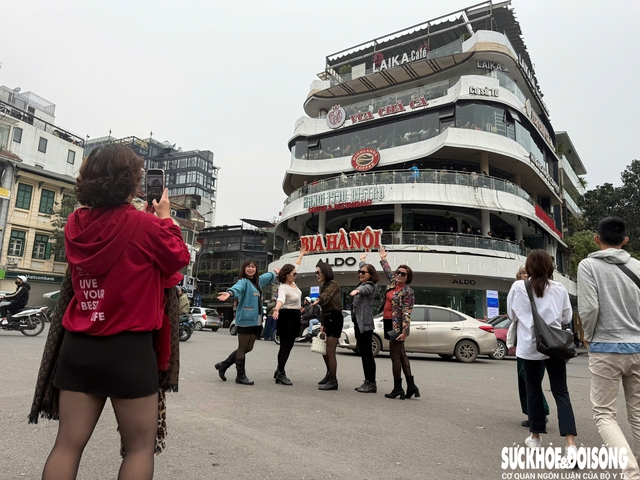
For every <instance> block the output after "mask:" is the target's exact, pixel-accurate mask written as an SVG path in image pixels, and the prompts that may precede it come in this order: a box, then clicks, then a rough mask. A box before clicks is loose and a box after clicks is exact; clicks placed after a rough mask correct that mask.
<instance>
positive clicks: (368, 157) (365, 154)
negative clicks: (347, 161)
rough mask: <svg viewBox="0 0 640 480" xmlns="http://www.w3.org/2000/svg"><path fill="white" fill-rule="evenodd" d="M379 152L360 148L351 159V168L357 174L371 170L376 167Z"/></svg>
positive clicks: (373, 149)
mask: <svg viewBox="0 0 640 480" xmlns="http://www.w3.org/2000/svg"><path fill="white" fill-rule="evenodd" d="M379 161H380V152H378V150H376V149H375V148H362V149H360V150H358V151H357V152H356V153H355V154H354V155H353V157H351V166H352V167H353V168H355V169H356V170H358V171H359V172H365V171H367V170H371V169H372V168H373V167H375V166H376V165H378V162H379Z"/></svg>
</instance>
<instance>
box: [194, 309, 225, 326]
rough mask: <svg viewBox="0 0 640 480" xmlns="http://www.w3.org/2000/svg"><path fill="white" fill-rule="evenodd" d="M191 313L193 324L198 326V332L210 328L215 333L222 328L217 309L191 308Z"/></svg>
mask: <svg viewBox="0 0 640 480" xmlns="http://www.w3.org/2000/svg"><path fill="white" fill-rule="evenodd" d="M189 312H190V313H191V315H193V323H194V325H195V326H196V330H202V329H203V328H210V329H211V331H212V332H215V331H216V330H218V329H219V328H220V317H219V316H218V312H217V311H216V310H215V309H213V308H205V307H191V310H189Z"/></svg>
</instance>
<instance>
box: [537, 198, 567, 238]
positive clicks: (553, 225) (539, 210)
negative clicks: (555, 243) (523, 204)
mask: <svg viewBox="0 0 640 480" xmlns="http://www.w3.org/2000/svg"><path fill="white" fill-rule="evenodd" d="M535 208H536V216H537V217H538V218H539V219H540V220H542V221H543V222H544V223H545V224H546V225H547V227H549V228H550V229H551V230H553V231H554V232H555V233H556V234H557V235H558V236H559V237H560V238H562V232H561V231H560V230H558V229H557V227H556V223H555V222H554V221H553V219H552V218H551V217H550V216H549V215H547V212H545V211H544V210H543V209H542V207H540V205H537V204H536V205H535Z"/></svg>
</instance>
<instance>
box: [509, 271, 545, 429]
mask: <svg viewBox="0 0 640 480" xmlns="http://www.w3.org/2000/svg"><path fill="white" fill-rule="evenodd" d="M527 278H529V275H527V269H526V267H525V266H524V265H522V266H521V267H520V268H519V269H518V273H517V274H516V281H518V280H526V279H527ZM517 328H518V320H515V319H514V321H513V322H511V325H509V331H508V334H507V339H509V338H510V337H511V336H512V335H513V338H514V342H513V343H509V342H507V348H511V347H514V346H515V339H516V338H517V337H516V336H515V334H514V333H513V332H514V331H516V329H517ZM516 369H517V373H518V396H519V397H520V408H521V409H522V413H524V414H525V415H527V419H526V420H523V421H522V422H520V425H522V426H523V427H525V428H529V417H528V413H527V381H526V380H525V377H524V362H523V361H522V359H521V358H520V357H516ZM544 371H545V368H544V363H542V364H541V365H540V380H542V379H544ZM542 406H543V407H544V415H545V417H544V422H545V423H547V422H548V421H549V419H548V417H547V415H549V404H548V403H547V399H546V398H545V396H544V393H543V394H542Z"/></svg>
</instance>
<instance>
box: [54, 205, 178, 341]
mask: <svg viewBox="0 0 640 480" xmlns="http://www.w3.org/2000/svg"><path fill="white" fill-rule="evenodd" d="M65 249H66V254H67V261H68V262H69V267H70V269H71V280H72V282H73V290H74V292H75V295H74V298H73V300H71V303H70V304H69V307H68V308H67V311H66V313H65V315H64V318H63V320H62V325H63V326H64V327H65V328H66V329H67V330H69V331H72V332H83V333H87V334H90V335H102V336H106V335H115V334H116V333H120V332H123V331H132V332H146V331H151V330H157V329H160V327H161V326H162V319H163V308H164V299H165V297H164V290H163V289H164V288H165V287H166V286H168V285H167V284H168V283H170V279H171V281H172V282H176V283H177V281H179V280H180V278H179V275H178V276H176V272H177V271H178V270H180V269H181V268H182V267H184V266H185V265H187V264H188V263H189V261H190V255H189V251H188V249H187V246H186V245H185V243H184V241H183V240H182V234H181V232H180V228H179V227H178V226H176V225H175V224H174V223H173V220H171V219H164V220H161V219H159V218H158V217H156V216H155V215H151V214H149V213H146V212H139V211H138V210H136V209H135V207H133V206H132V205H129V204H126V205H122V206H118V207H115V208H94V209H91V208H81V209H79V210H77V211H75V212H74V213H72V214H71V215H69V220H68V221H67V224H66V226H65ZM171 277H173V278H171ZM176 278H177V280H176ZM174 285H175V283H174Z"/></svg>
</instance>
